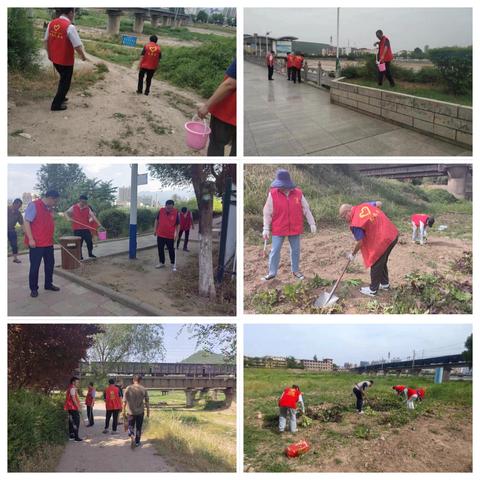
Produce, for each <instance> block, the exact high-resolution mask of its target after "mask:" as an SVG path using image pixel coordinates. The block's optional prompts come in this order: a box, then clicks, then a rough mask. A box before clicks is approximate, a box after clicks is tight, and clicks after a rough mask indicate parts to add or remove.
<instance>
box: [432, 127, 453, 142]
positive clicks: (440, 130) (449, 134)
mask: <svg viewBox="0 0 480 480" xmlns="http://www.w3.org/2000/svg"><path fill="white" fill-rule="evenodd" d="M433 133H434V134H435V135H438V136H440V137H445V138H448V139H450V140H456V133H457V131H456V130H454V129H453V128H448V127H444V126H442V125H435V124H433Z"/></svg>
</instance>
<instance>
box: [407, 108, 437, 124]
mask: <svg viewBox="0 0 480 480" xmlns="http://www.w3.org/2000/svg"><path fill="white" fill-rule="evenodd" d="M434 116H435V114H434V113H433V112H429V111H428V110H420V109H419V108H412V117H413V118H418V119H419V120H423V121H424V122H430V123H433V118H434Z"/></svg>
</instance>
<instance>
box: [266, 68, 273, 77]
mask: <svg viewBox="0 0 480 480" xmlns="http://www.w3.org/2000/svg"><path fill="white" fill-rule="evenodd" d="M267 68H268V79H269V80H272V79H273V65H272V66H270V65H267Z"/></svg>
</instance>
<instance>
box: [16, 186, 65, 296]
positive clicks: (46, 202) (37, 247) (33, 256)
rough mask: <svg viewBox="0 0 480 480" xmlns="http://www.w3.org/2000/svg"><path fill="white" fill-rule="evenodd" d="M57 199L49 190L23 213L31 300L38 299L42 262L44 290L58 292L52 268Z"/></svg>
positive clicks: (55, 192) (54, 191)
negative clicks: (39, 273) (54, 211)
mask: <svg viewBox="0 0 480 480" xmlns="http://www.w3.org/2000/svg"><path fill="white" fill-rule="evenodd" d="M58 198H59V194H58V192H57V191H56V190H49V191H48V192H47V193H46V194H45V196H44V197H42V198H39V199H37V200H34V201H33V202H31V203H30V204H29V205H28V206H27V208H26V210H25V213H24V224H23V229H24V232H25V237H24V242H25V246H27V247H28V249H29V258H30V273H29V276H28V281H29V284H30V296H31V297H32V298H36V297H38V272H39V270H40V264H41V263H42V260H43V263H44V267H45V283H44V286H45V290H50V291H52V292H58V291H59V290H60V289H59V288H58V287H56V286H55V285H54V284H53V268H54V266H55V258H54V253H53V241H54V240H53V234H54V233H55V220H54V215H53V208H54V207H55V205H56V204H57V203H58Z"/></svg>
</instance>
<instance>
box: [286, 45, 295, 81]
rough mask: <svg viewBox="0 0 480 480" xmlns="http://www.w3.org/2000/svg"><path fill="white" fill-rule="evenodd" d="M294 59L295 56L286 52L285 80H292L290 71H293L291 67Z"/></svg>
mask: <svg viewBox="0 0 480 480" xmlns="http://www.w3.org/2000/svg"><path fill="white" fill-rule="evenodd" d="M294 58H295V55H293V53H292V52H288V54H287V80H288V81H290V80H293V78H292V77H293V73H292V70H293V65H294V62H293V61H294Z"/></svg>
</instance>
